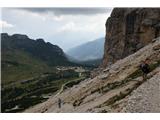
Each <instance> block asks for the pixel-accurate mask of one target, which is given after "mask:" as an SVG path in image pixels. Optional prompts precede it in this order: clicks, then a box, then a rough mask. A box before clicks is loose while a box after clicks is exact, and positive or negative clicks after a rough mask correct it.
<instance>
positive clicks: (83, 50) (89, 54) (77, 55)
mask: <svg viewBox="0 0 160 120" xmlns="http://www.w3.org/2000/svg"><path fill="white" fill-rule="evenodd" d="M103 46H104V38H103V37H102V38H98V39H96V40H93V41H89V42H87V43H84V44H81V45H78V46H76V47H74V48H72V49H70V50H69V51H67V52H66V53H67V55H69V56H70V57H73V58H74V59H75V60H77V61H88V60H96V59H102V57H103V52H104V47H103Z"/></svg>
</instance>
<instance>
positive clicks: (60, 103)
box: [58, 98, 62, 108]
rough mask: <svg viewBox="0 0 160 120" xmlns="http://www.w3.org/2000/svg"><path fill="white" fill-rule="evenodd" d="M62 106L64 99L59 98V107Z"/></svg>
mask: <svg viewBox="0 0 160 120" xmlns="http://www.w3.org/2000/svg"><path fill="white" fill-rule="evenodd" d="M61 106H62V100H61V99H60V98H58V108H61Z"/></svg>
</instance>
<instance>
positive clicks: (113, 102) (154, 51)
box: [24, 38, 160, 112]
mask: <svg viewBox="0 0 160 120" xmlns="http://www.w3.org/2000/svg"><path fill="white" fill-rule="evenodd" d="M146 58H148V59H149V60H150V67H151V72H150V74H149V75H148V78H147V80H146V81H144V80H143V79H142V73H141V71H140V70H139V67H138V66H139V64H140V62H141V61H142V60H145V59H146ZM159 69H160V38H157V39H154V40H152V42H151V43H150V44H148V45H147V46H145V47H143V48H142V49H140V50H139V51H137V52H135V53H134V54H132V55H130V56H128V57H126V58H124V59H121V60H118V61H117V62H116V63H114V64H112V65H111V66H110V67H107V68H105V69H104V70H103V73H100V74H99V75H98V76H96V77H94V78H92V79H91V78H90V79H86V80H84V81H82V82H81V83H79V84H78V85H75V86H73V87H72V88H68V89H66V90H65V91H63V92H61V93H59V94H58V93H57V95H55V96H53V97H51V98H50V99H49V100H47V101H46V102H44V103H42V104H39V105H37V106H34V107H32V108H30V109H28V110H26V111H24V112H139V111H140V112H146V111H145V110H143V109H142V107H144V105H145V104H149V103H151V101H152V102H153V103H152V105H148V106H149V107H150V111H148V112H155V111H156V112H160V111H159V109H157V107H159V106H157V104H159V101H157V99H158V96H157V98H155V97H156V96H154V95H153V99H147V100H148V101H147V102H146V103H142V104H141V106H140V107H139V108H137V109H138V110H137V109H136V108H135V109H134V108H133V107H135V106H134V104H137V102H138V101H134V100H132V98H134V97H133V96H135V97H136V94H137V92H138V91H139V89H140V90H141V89H142V88H143V86H145V87H144V88H145V90H146V89H148V88H149V87H147V85H148V82H150V81H153V82H155V83H157V82H158V81H159V79H160V76H159V74H160V70H159ZM155 83H153V85H154V84H155ZM148 86H150V85H148ZM141 91H142V92H143V90H141ZM150 92H151V93H147V94H145V95H150V94H155V95H159V94H160V90H159V87H158V86H156V87H153V86H151V87H150ZM141 97H142V99H146V98H144V97H145V96H144V95H143V96H141ZM59 98H60V99H61V100H62V101H63V105H62V108H58V103H57V101H58V99H59ZM127 98H130V99H127ZM147 98H149V96H147ZM130 101H131V102H132V104H131V105H133V106H132V107H131V105H129V103H130ZM125 107H126V109H125ZM130 107H131V108H133V110H130ZM139 109H141V110H139Z"/></svg>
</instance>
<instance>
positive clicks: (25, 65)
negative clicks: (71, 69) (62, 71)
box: [1, 33, 74, 82]
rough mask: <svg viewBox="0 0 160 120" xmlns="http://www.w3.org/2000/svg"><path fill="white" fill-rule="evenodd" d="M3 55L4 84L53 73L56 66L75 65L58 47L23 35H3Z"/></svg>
mask: <svg viewBox="0 0 160 120" xmlns="http://www.w3.org/2000/svg"><path fill="white" fill-rule="evenodd" d="M1 55H2V57H1V63H2V80H3V82H4V81H8V80H11V81H12V80H17V79H25V78H29V77H33V76H37V75H38V74H42V73H45V72H48V71H52V72H53V69H51V67H52V68H54V66H70V65H74V63H71V62H69V61H68V59H67V58H66V56H65V53H64V52H63V50H62V49H61V48H59V47H58V46H57V45H52V44H51V43H49V42H45V41H44V40H43V39H37V40H33V39H30V38H29V37H28V36H26V35H21V34H14V35H8V34H7V33H1Z"/></svg>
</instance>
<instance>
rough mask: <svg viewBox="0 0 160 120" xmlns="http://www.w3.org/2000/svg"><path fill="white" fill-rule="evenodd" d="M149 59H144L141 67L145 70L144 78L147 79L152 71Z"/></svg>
mask: <svg viewBox="0 0 160 120" xmlns="http://www.w3.org/2000/svg"><path fill="white" fill-rule="evenodd" d="M148 62H149V60H148V59H146V60H145V61H142V62H141V64H140V69H141V70H142V72H143V80H145V79H146V78H147V74H148V73H149V72H150V67H149V64H148Z"/></svg>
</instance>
